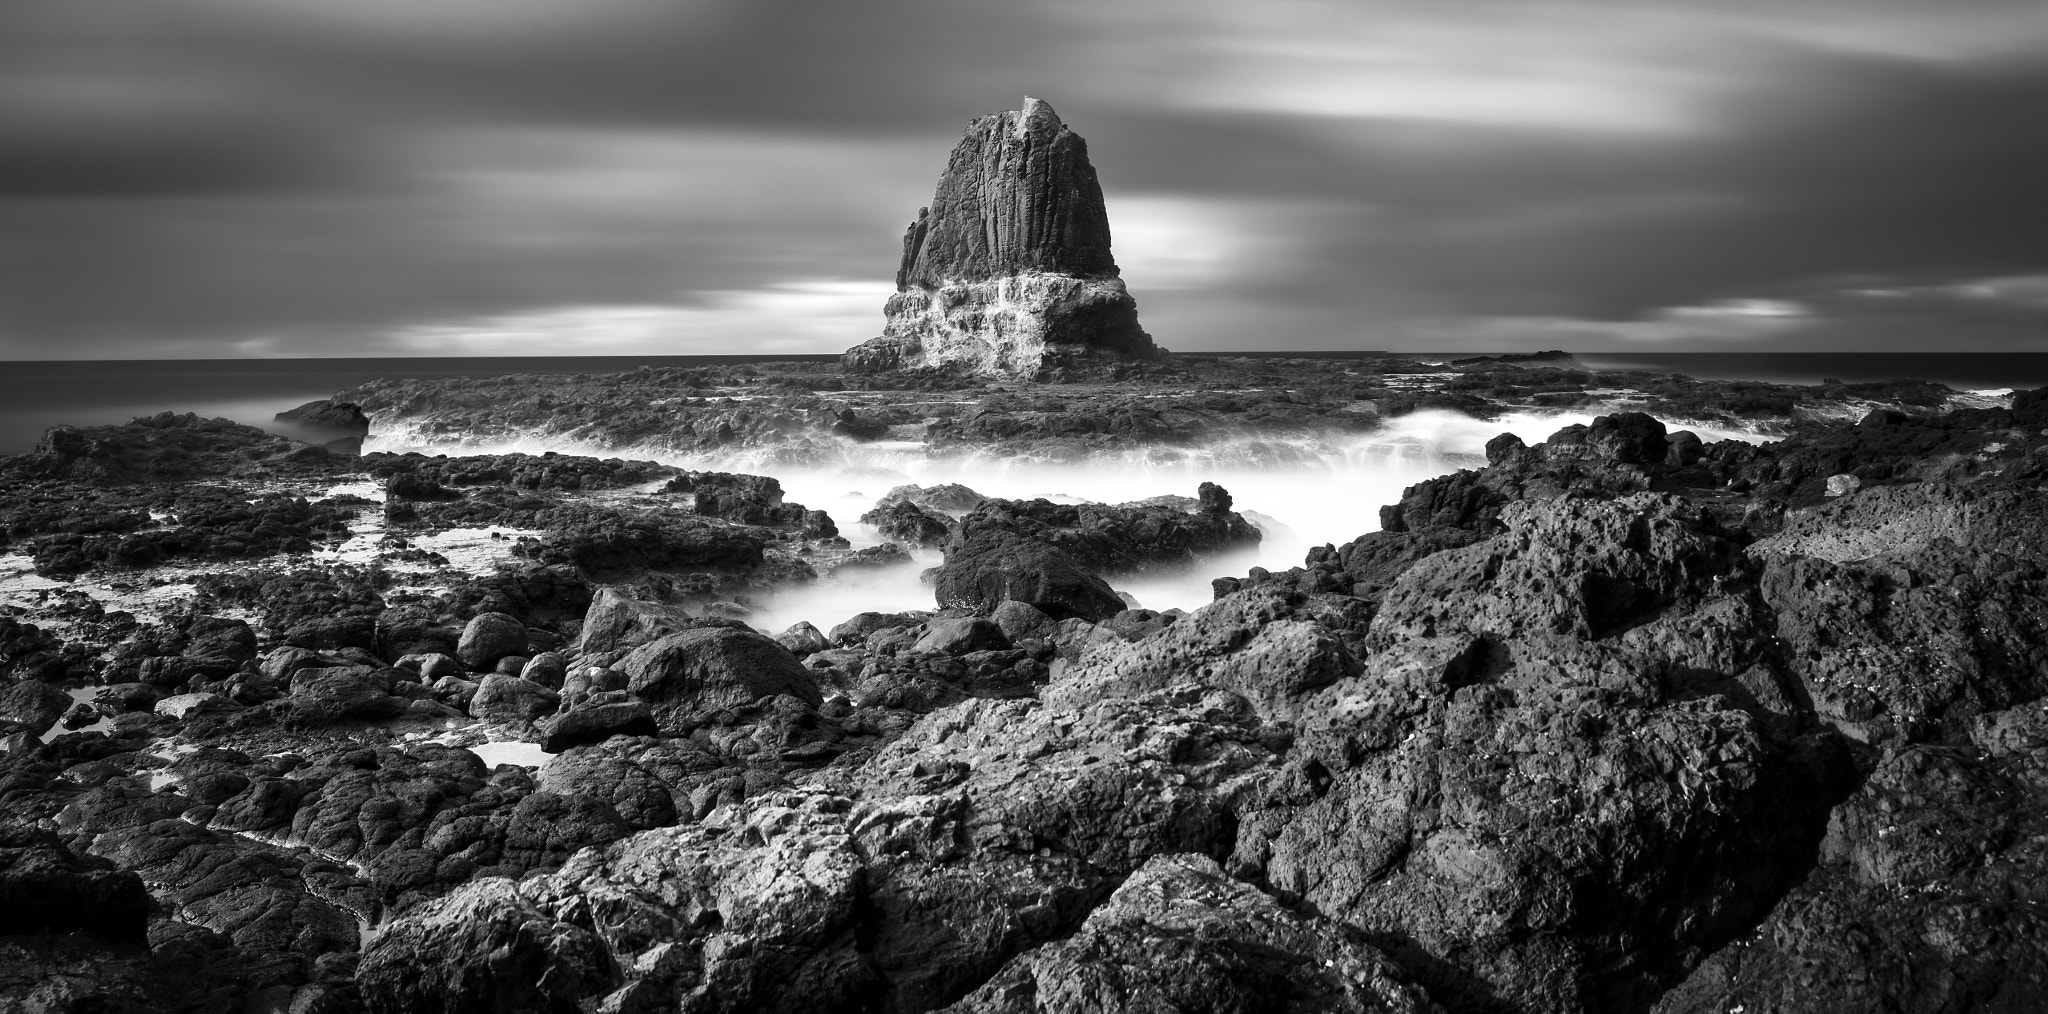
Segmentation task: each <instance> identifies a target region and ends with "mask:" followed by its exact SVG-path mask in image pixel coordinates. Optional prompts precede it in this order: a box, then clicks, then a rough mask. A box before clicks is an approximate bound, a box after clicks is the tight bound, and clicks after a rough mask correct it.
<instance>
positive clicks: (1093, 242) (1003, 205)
mask: <svg viewBox="0 0 2048 1014" xmlns="http://www.w3.org/2000/svg"><path fill="white" fill-rule="evenodd" d="M1030 271H1050V272H1057V273H1059V274H1065V275H1072V276H1074V277H1077V278H1115V277H1116V276H1117V267H1116V259H1115V258H1114V257H1112V256H1111V255H1110V249H1109V216H1108V215H1107V214H1106V213H1105V212H1104V211H1103V208H1102V186H1101V184H1100V183H1098V182H1097V181H1096V178H1095V167H1094V166H1093V165H1092V164H1090V163H1089V161H1088V142H1087V141H1084V140H1082V139H1081V135H1079V134H1076V133H1074V131H1073V130H1072V129H1071V128H1069V127H1068V126H1067V125H1066V123H1064V122H1063V121H1061V120H1060V117H1059V114H1058V113H1056V112H1054V111H1053V108H1052V105H1051V104H1050V103H1047V102H1045V101H1044V100H1042V99H1036V98H1032V97H1030V96H1026V97H1025V99H1024V106H1023V108H1022V109H1019V110H1016V111H1014V112H1008V111H1006V112H1001V113H995V114H993V115H989V116H983V117H981V118H979V119H977V120H975V121H974V122H973V123H971V124H969V125H968V127H967V133H966V135H965V136H963V137H962V138H961V139H960V143H959V144H958V145H957V146H955V147H954V148H953V155H952V158H951V159H949V160H948V161H947V163H946V171H945V173H944V174H943V175H941V176H940V177H939V185H938V188H937V190H936V192H935V193H934V195H933V197H932V203H931V206H930V207H927V208H920V209H918V212H917V220H916V221H914V222H912V223H911V224H910V228H909V230H908V231H907V232H906V233H905V234H904V237H903V261H902V264H901V265H900V266H899V268H898V269H897V272H896V288H897V290H898V291H903V290H906V289H909V288H911V287H913V286H915V287H920V288H925V289H937V288H939V287H941V286H943V285H945V284H946V283H947V282H978V281H985V280H988V279H991V278H1001V277H1004V276H1008V275H1015V274H1021V273H1024V272H1030Z"/></svg>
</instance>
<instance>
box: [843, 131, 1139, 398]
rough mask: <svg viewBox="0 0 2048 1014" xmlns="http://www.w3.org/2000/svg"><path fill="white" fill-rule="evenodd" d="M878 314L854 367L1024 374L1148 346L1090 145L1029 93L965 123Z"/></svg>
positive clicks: (852, 354) (849, 363) (852, 356)
mask: <svg viewBox="0 0 2048 1014" xmlns="http://www.w3.org/2000/svg"><path fill="white" fill-rule="evenodd" d="M884 312H885V313H886V315H887V317H888V325H887V327H886V329H885V330H884V332H883V335H882V337H880V338H877V339H874V340H873V341H870V342H868V343H866V344H864V345H860V346H857V347H855V348H853V349H851V350H849V351H848V352H847V353H846V355H845V357H844V360H843V362H844V365H845V366H846V367H847V368H848V369H854V370H875V369H903V368H925V367H947V368H962V369H966V370H969V371H972V372H978V373H987V374H1022V375H1025V376H1030V375H1033V374H1035V373H1037V372H1038V371H1040V370H1041V369H1044V368H1047V367H1050V366H1055V365H1061V364H1064V363H1067V362H1071V361H1074V360H1075V359H1076V358H1077V356H1084V355H1085V354H1087V353H1094V352H1112V353H1120V354H1123V355H1134V356H1145V355H1150V354H1152V352H1153V347H1152V338H1151V336H1150V335H1147V334H1146V333H1145V332H1144V330H1143V329H1142V328H1140V327H1139V326H1138V309H1137V304H1136V303H1135V302H1133V301H1132V299H1131V297H1130V295H1129V293H1127V292H1126V291H1125V290H1124V284H1123V281H1122V279H1120V278H1119V277H1118V272H1117V266H1116V260H1115V258H1114V257H1112V256H1111V254H1110V245H1109V218H1108V215H1107V214H1106V213H1105V212H1104V211H1103V206H1102V187H1101V184H1099V183H1098V182H1097V181H1096V178H1095V167H1094V166H1093V165H1091V164H1090V163H1089V161H1088V145H1087V142H1085V141H1083V140H1081V136H1080V135H1079V134H1076V133H1074V132H1073V131H1072V130H1070V129H1068V127H1067V126H1066V124H1064V123H1062V122H1060V118H1059V116H1058V115H1057V114H1055V113H1054V112H1053V111H1052V107H1051V106H1049V105H1046V104H1045V103H1044V102H1041V101H1039V100H1037V99H1034V98H1026V99H1025V100H1024V108H1023V109H1021V110H1019V111H1017V112H1004V113H997V114H994V115H991V116H984V117H982V118H980V119H978V120H975V121H974V122H973V123H971V124H969V125H968V128H967V133H966V136H964V137H963V138H962V139H961V141H960V144H959V145H958V146H957V147H955V148H954V149H953V154H952V157H951V159H950V160H949V161H948V162H947V165H946V172H945V174H944V175H942V176H940V177H939V184H938V189H937V193H936V194H935V195H934V196H933V197H932V204H931V206H930V207H929V208H921V209H919V210H918V215H917V220H916V221H915V222H912V223H911V225H910V229H909V230H908V232H906V233H905V234H904V237H903V261H902V264H901V266H900V267H899V268H898V269H897V272H896V294H895V295H894V296H891V297H890V298H889V303H888V306H887V307H886V308H885V311H884Z"/></svg>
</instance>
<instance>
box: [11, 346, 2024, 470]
mask: <svg viewBox="0 0 2048 1014" xmlns="http://www.w3.org/2000/svg"><path fill="white" fill-rule="evenodd" d="M1176 354H1178V355H1184V356H1193V357H1238V358H1250V359H1289V358H1297V359H1359V360H1367V359H1382V358H1402V359H1413V360H1417V361H1421V362H1438V361H1447V360H1451V359H1458V358H1465V357H1470V356H1503V355H1506V356H1512V355H1516V354H1517V353H1505V352H1498V351H1464V350H1446V351H1411V350H1363V349H1359V350H1349V349H1345V350H1300V351H1276V350H1224V351H1212V350H1202V351H1189V352H1181V353H1176ZM1573 355H1574V357H1575V358H1576V359H1577V360H1578V361H1579V362H1580V363H1581V364H1582V365H1584V366H1586V367H1588V368H1590V369H1593V370H1597V371H1603V372H1606V371H1632V370H1644V371H1651V372H1657V373H1678V374H1684V375H1686V376H1691V377H1695V378H1697V379H1701V380H1753V381H1759V382H1768V383H1782V384H1802V385H1818V384H1822V383H1825V382H1827V381H1830V380H1838V381H1841V382H1844V383H1864V382H1878V381H1887V380H1929V381H1933V382H1936V383H1941V384H1945V385H1947V386H1949V387H1951V388H1954V389H1956V390H1958V391H1981V390H2003V389H2010V390H2025V389H2031V388H2035V387H2041V386H2048V352H1963V353H1917V352H1916V353H1902V352H1873V353H1836V352H1744V353H1708V352H1691V353H1685V352H1678V353H1614V352H1587V353H1573ZM838 358H839V356H838V355H837V354H836V353H766V354H730V355H670V356H650V355H615V356H336V357H320V358H313V357H294V358H262V359H79V360H58V359H38V360H13V361H4V362H5V363H6V369H4V370H0V455H4V454H21V453H25V452H27V451H29V450H32V449H33V448H34V446H35V444H36V442H37V440H39V439H40V438H41V436H42V434H43V433H44V432H45V431H46V430H48V429H50V428H51V427H54V426H96V425H108V424H116V423H123V422H127V421H128V420H130V419H134V418H137V417H141V416H148V415H155V414H157V413H159V412H167V411H168V412H180V413H182V412H193V413H196V414H198V415H201V416H205V417H214V416H221V417H225V418H229V419H233V420H235V421H237V422H244V423H251V424H255V425H261V424H264V423H268V422H269V421H270V419H271V416H273V415H275V414H276V413H278V412H281V411H284V410H286V409H289V408H293V407H295V406H297V405H301V404H304V403H306V402H308V401H317V400H320V399H323V398H329V397H333V396H334V395H335V394H337V393H339V392H342V391H346V390H348V389H350V388H354V387H358V386H360V385H362V384H366V383H369V382H371V381H374V380H378V379H385V378H415V379H436V378H446V377H492V376H506V375H512V374H530V373H541V374H546V373H564V374H588V373H613V372H620V371H625V370H632V369H638V368H640V367H652V368H689V367H692V366H721V365H734V364H745V363H768V362H814V363H829V362H834V361H836V360H837V359H838Z"/></svg>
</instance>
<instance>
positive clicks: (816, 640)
mask: <svg viewBox="0 0 2048 1014" xmlns="http://www.w3.org/2000/svg"><path fill="white" fill-rule="evenodd" d="M775 643H776V644H779V645H782V646H783V647H784V648H786V649H788V650H789V653H790V654H792V655H795V656H796V657H798V658H803V657H804V656H806V655H811V654H815V653H817V652H820V651H824V650H825V649H827V648H830V647H832V641H831V640H830V639H829V638H827V637H826V636H825V635H824V633H822V632H821V631H819V630H818V628H817V627H814V626H812V625H811V623H810V621H809V620H798V621H797V622H796V623H793V624H791V625H790V627H789V629H788V630H785V631H783V632H782V633H780V634H777V635H775Z"/></svg>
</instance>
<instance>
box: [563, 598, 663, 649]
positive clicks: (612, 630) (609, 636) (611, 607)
mask: <svg viewBox="0 0 2048 1014" xmlns="http://www.w3.org/2000/svg"><path fill="white" fill-rule="evenodd" d="M689 625H690V617H689V614H688V613H686V612H684V611H683V608H682V607H681V606H671V605H666V604H663V603H658V602H646V601H642V600H639V599H635V598H631V597H629V596H627V595H626V594H625V593H623V592H621V591H619V590H618V589H616V588H600V589H598V591H597V595H596V597H595V598H593V599H592V600H591V602H590V611H589V612H587V613H585V614H584V616H583V630H582V633H581V634H580V635H578V637H577V639H576V649H577V651H578V652H580V653H582V654H584V655H593V654H597V653H598V652H605V651H616V650H619V649H621V648H633V647H638V646H639V645H642V644H646V643H647V642H649V641H652V640H654V639H656V638H659V637H663V636H665V635H668V634H673V633H675V632H676V631H678V630H682V629H684V628H686V627H688V626H689Z"/></svg>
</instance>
